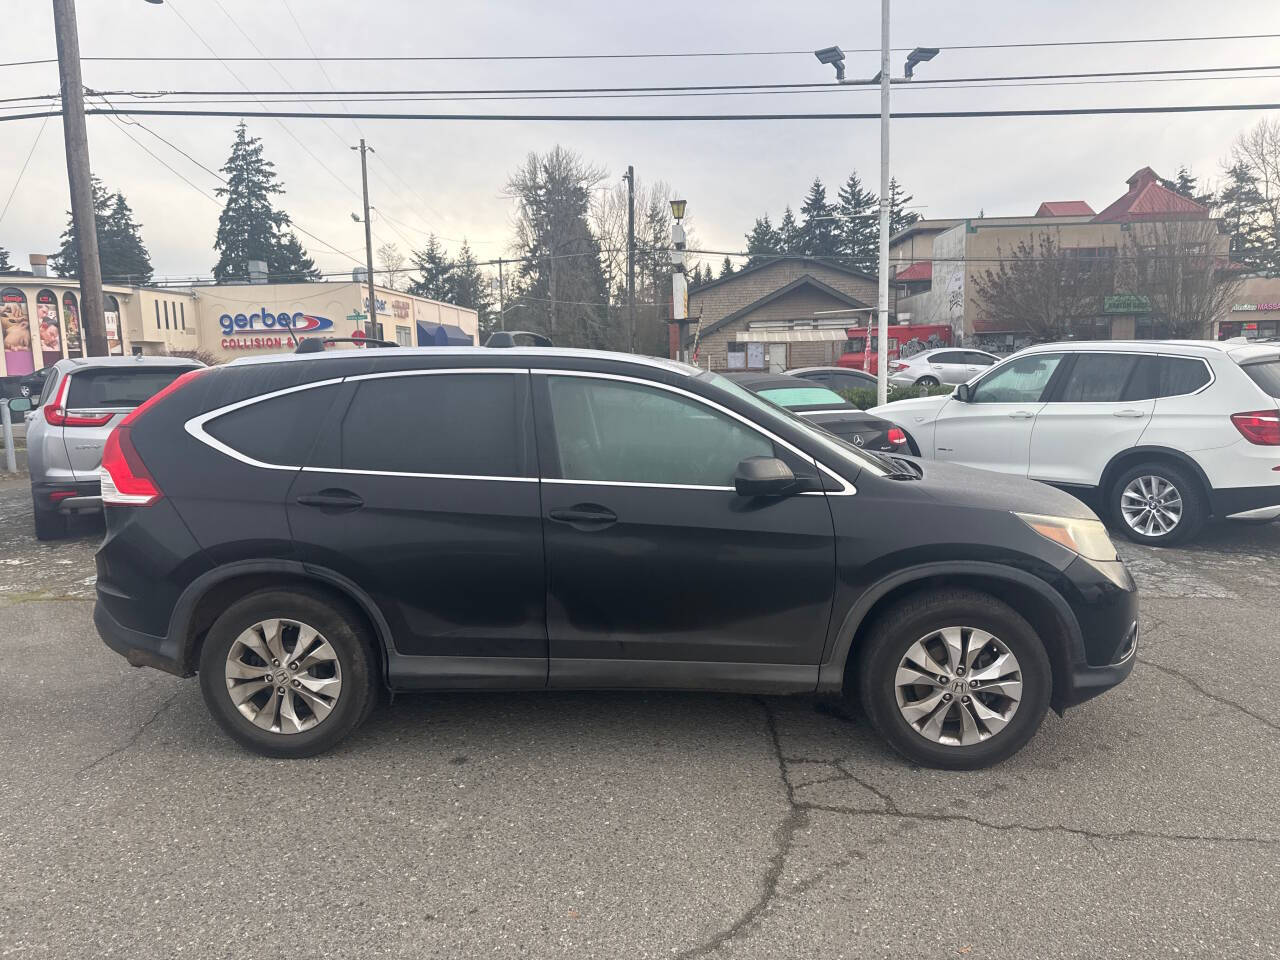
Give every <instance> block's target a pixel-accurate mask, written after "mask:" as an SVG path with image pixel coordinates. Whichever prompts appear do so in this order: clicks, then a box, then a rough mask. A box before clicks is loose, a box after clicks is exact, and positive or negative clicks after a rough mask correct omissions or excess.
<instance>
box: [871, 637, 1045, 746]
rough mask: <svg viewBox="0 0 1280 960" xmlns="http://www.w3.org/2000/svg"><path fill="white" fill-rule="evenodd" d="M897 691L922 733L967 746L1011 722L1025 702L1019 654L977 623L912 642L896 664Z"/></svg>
mask: <svg viewBox="0 0 1280 960" xmlns="http://www.w3.org/2000/svg"><path fill="white" fill-rule="evenodd" d="M894 693H895V695H896V697H897V701H898V710H899V711H900V712H901V713H902V717H903V719H904V720H906V721H907V723H908V724H909V725H910V726H911V728H912V729H913V730H915V731H916V732H917V733H918V734H920V735H921V736H922V737H924V738H926V739H927V740H932V741H933V742H934V743H940V744H944V745H946V746H956V747H967V746H972V745H973V744H977V743H982V742H983V741H985V740H990V739H991V738H992V737H994V736H996V735H997V734H999V733H1000V731H1001V730H1003V729H1004V728H1005V727H1006V726H1008V725H1009V721H1011V720H1012V719H1013V715H1014V714H1015V713H1016V712H1017V710H1018V704H1019V703H1020V702H1021V700H1022V670H1021V667H1020V666H1019V664H1018V658H1017V657H1016V656H1014V654H1013V651H1012V650H1010V649H1009V648H1008V647H1007V646H1006V645H1005V644H1004V643H1003V642H1002V641H1001V640H999V639H998V638H997V637H994V636H992V635H991V634H990V633H987V632H986V631H985V630H979V629H977V628H976V627H943V628H942V629H940V630H935V631H934V632H932V633H929V634H926V635H925V636H923V637H921V638H920V639H919V640H917V641H916V642H915V643H913V644H912V645H911V646H910V647H909V648H908V649H907V652H906V653H905V654H904V655H903V657H902V659H901V660H900V661H899V663H898V670H897V674H896V675H895V677H894Z"/></svg>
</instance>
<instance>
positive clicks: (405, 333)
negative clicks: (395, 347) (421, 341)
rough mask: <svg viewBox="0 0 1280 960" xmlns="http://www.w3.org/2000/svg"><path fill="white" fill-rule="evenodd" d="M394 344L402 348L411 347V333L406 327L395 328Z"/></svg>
mask: <svg viewBox="0 0 1280 960" xmlns="http://www.w3.org/2000/svg"><path fill="white" fill-rule="evenodd" d="M396 343H398V344H400V346H402V347H412V346H413V331H412V330H410V329H409V328H408V327H396Z"/></svg>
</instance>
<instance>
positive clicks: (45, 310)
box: [35, 290, 62, 367]
mask: <svg viewBox="0 0 1280 960" xmlns="http://www.w3.org/2000/svg"><path fill="white" fill-rule="evenodd" d="M35 329H36V334H37V336H39V337H40V355H41V360H42V361H43V362H42V363H41V364H40V366H41V367H51V366H53V365H54V364H55V363H57V362H58V361H59V360H61V359H62V316H61V310H60V308H59V306H58V295H57V294H56V293H54V292H53V291H52V290H41V291H40V292H39V293H37V294H36V324H35Z"/></svg>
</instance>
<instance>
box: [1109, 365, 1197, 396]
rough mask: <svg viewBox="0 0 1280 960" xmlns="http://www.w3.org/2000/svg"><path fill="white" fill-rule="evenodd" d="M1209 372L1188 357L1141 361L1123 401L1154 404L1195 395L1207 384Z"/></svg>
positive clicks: (1126, 389) (1130, 380)
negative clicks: (1162, 399)
mask: <svg viewBox="0 0 1280 960" xmlns="http://www.w3.org/2000/svg"><path fill="white" fill-rule="evenodd" d="M1210 379H1211V378H1210V376H1209V368H1208V367H1207V366H1205V364H1204V363H1203V362H1202V361H1200V360H1193V359H1192V358H1190V357H1142V358H1141V359H1140V360H1139V361H1138V366H1137V369H1135V370H1134V371H1133V376H1132V377H1131V378H1130V379H1129V385H1128V386H1127V387H1126V388H1125V393H1124V397H1123V399H1124V400H1154V399H1158V398H1160V397H1181V396H1184V395H1186V394H1188V393H1195V392H1196V391H1197V390H1199V389H1200V388H1201V387H1203V386H1204V385H1205V384H1207V383H1208V382H1209V380H1210Z"/></svg>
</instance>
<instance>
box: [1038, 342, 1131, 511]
mask: <svg viewBox="0 0 1280 960" xmlns="http://www.w3.org/2000/svg"><path fill="white" fill-rule="evenodd" d="M1151 359H1153V358H1150V357H1147V358H1144V357H1143V356H1142V355H1140V354H1134V353H1102V352H1098V353H1093V352H1090V353H1077V354H1075V355H1074V356H1073V357H1072V358H1071V359H1070V360H1069V361H1068V362H1069V363H1070V367H1069V368H1067V369H1066V370H1065V371H1064V374H1063V376H1062V378H1061V380H1060V381H1059V383H1058V384H1057V386H1056V387H1055V388H1054V390H1053V392H1052V394H1050V396H1049V398H1048V402H1047V403H1045V404H1044V406H1043V407H1041V409H1040V412H1039V414H1038V415H1037V416H1036V419H1035V426H1034V427H1033V429H1032V433H1031V467H1030V476H1031V478H1032V479H1033V480H1048V481H1050V482H1052V483H1069V484H1082V485H1087V486H1094V485H1096V484H1097V483H1099V482H1100V481H1101V479H1102V471H1103V469H1104V468H1105V467H1106V465H1107V464H1108V463H1109V462H1110V461H1111V458H1112V457H1114V456H1115V455H1116V454H1117V453H1120V452H1121V451H1122V450H1127V449H1129V448H1130V447H1132V446H1135V445H1136V444H1137V443H1138V441H1139V440H1140V439H1141V437H1142V434H1143V433H1144V432H1145V431H1146V429H1147V427H1148V426H1149V425H1150V423H1151V414H1152V412H1153V411H1154V410H1155V405H1156V401H1155V391H1154V389H1153V385H1152V384H1151V383H1150V381H1149V379H1148V377H1147V376H1146V373H1145V368H1144V367H1143V361H1144V360H1147V361H1149V360H1151Z"/></svg>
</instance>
